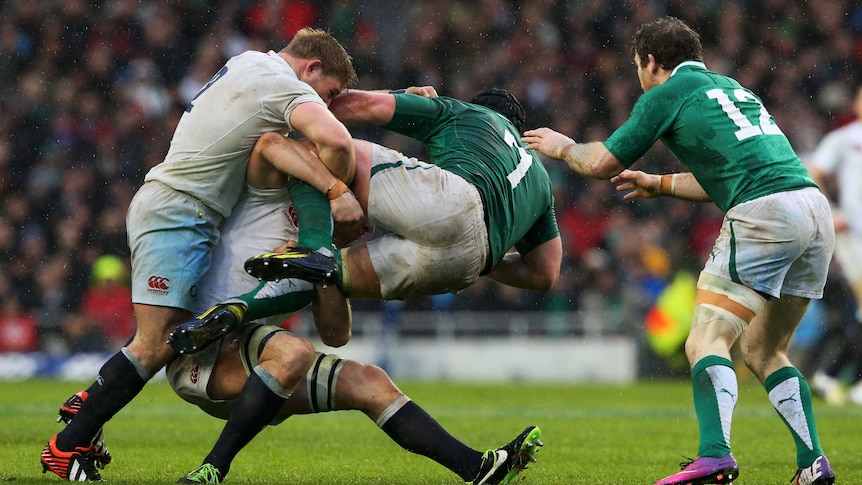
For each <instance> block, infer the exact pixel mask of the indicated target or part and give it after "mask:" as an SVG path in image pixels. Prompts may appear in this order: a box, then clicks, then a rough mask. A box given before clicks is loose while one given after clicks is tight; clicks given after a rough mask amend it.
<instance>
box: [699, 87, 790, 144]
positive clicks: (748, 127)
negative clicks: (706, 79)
mask: <svg viewBox="0 0 862 485" xmlns="http://www.w3.org/2000/svg"><path fill="white" fill-rule="evenodd" d="M706 95H707V96H709V98H710V99H714V100H716V101H718V104H719V105H720V106H721V109H722V110H724V112H725V114H727V116H728V117H729V118H730V120H731V121H733V123H734V124H735V125H736V126H737V127H738V128H739V130H737V131H736V132H735V133H734V134H735V135H736V139H737V140H739V141H742V140H745V139H746V138H751V137H752V136H758V135H783V134H784V133H782V132H781V129H780V128H778V125H776V124H775V122H774V121H772V117H771V116H770V115H769V112H768V111H766V108H765V107H764V106H763V103H761V102H760V100H759V99H757V97H756V96H754V95H753V94H751V93H749V92H748V91H746V90H744V89H734V90H733V96H734V97H735V98H736V100H737V101H739V102H744V101H753V102H755V103H757V105H758V106H760V119H759V120H758V123H759V126H754V125H753V124H752V123H751V121H749V119H748V118H747V117H746V116H745V115H744V114H743V113H742V111H741V110H740V109H739V107H738V106H737V105H736V103H734V102H733V100H731V99H730V96H728V95H727V93H725V92H724V90H722V89H719V88H716V89H710V90H709V91H707V92H706Z"/></svg>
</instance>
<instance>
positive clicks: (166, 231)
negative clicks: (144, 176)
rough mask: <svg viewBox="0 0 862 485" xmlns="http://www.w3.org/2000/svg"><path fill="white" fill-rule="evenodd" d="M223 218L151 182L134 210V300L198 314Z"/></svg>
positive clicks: (136, 199) (130, 228)
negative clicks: (201, 295) (200, 289)
mask: <svg viewBox="0 0 862 485" xmlns="http://www.w3.org/2000/svg"><path fill="white" fill-rule="evenodd" d="M220 221H221V216H219V215H218V214H217V213H216V212H214V211H213V210H212V209H210V208H208V207H206V206H205V205H204V204H203V203H202V202H200V201H199V200H197V199H195V198H193V197H191V196H188V195H186V194H183V193H181V192H177V191H175V190H172V189H170V188H168V187H167V186H165V185H164V184H161V183H158V182H148V183H146V184H144V186H143V187H141V189H140V190H139V191H138V193H136V194H135V197H134V199H133V200H132V203H131V205H130V206H129V211H128V215H127V218H126V226H127V231H128V237H129V248H130V249H131V256H132V275H131V277H132V301H133V302H135V303H139V304H145V305H152V306H162V307H172V308H180V309H184V310H188V311H194V310H195V309H196V308H198V307H199V306H200V305H199V303H198V301H197V300H198V296H199V295H198V290H199V285H200V282H201V279H202V278H203V276H204V274H205V273H206V272H207V270H208V269H209V266H210V262H211V255H212V249H213V247H214V246H215V245H216V244H217V242H218V239H219V230H218V224H219V223H220Z"/></svg>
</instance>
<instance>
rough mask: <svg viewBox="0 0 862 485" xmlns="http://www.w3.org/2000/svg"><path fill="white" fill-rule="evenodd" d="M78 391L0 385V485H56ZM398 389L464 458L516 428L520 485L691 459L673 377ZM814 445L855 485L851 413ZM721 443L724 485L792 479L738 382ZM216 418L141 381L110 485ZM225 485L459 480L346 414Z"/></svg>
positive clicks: (669, 468)
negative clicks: (523, 443) (728, 441)
mask: <svg viewBox="0 0 862 485" xmlns="http://www.w3.org/2000/svg"><path fill="white" fill-rule="evenodd" d="M86 384H87V383H74V382H62V381H48V380H32V381H22V382H2V383H0V390H2V392H0V482H2V483H15V484H22V485H23V484H34V483H61V481H60V480H59V479H58V478H57V477H56V476H54V475H53V474H50V473H49V474H46V475H43V474H42V473H41V464H40V463H39V458H38V457H39V452H40V451H41V448H42V447H43V446H44V444H45V443H46V442H47V441H48V439H49V438H50V437H51V436H52V435H53V434H54V433H56V432H57V431H58V430H60V429H61V426H62V425H60V424H57V423H55V422H54V418H55V416H56V413H57V408H58V406H59V404H60V403H61V402H62V401H63V400H64V399H65V398H67V397H68V396H69V395H71V394H72V393H73V392H75V391H77V390H79V389H82V388H83V387H84V386H86ZM398 384H399V386H400V387H401V389H402V390H403V391H404V392H405V393H407V394H408V395H409V396H410V397H411V398H413V400H414V401H416V402H417V403H418V404H420V405H421V406H423V407H424V408H425V409H426V410H427V411H428V412H429V413H430V414H431V415H432V416H434V417H435V418H437V420H438V421H440V422H441V423H442V424H443V425H444V426H445V427H446V428H447V429H448V430H449V432H450V433H452V434H453V435H455V436H456V437H458V438H459V439H461V440H462V441H464V442H465V443H466V444H468V445H470V446H472V447H473V448H476V449H479V450H484V449H486V448H496V447H497V446H500V445H502V444H503V443H506V442H508V441H509V440H511V439H512V438H513V437H514V436H515V435H516V434H518V433H519V432H520V431H521V430H522V429H523V428H524V427H525V426H526V425H528V424H538V425H539V426H540V427H541V428H542V430H543V435H542V440H543V441H544V443H545V447H544V448H543V449H542V451H541V452H540V453H539V454H538V455H537V458H538V463H535V464H533V465H532V466H531V467H530V469H529V470H527V471H526V472H525V473H523V474H522V475H521V477H522V481H521V482H520V483H522V484H524V485H539V484H592V485H596V484H615V485H616V484H619V485H628V484H652V483H653V482H655V481H656V480H658V479H660V478H662V477H664V476H665V475H668V474H670V473H671V472H674V471H675V470H676V468H677V463H679V462H680V461H683V455H687V456H693V455H694V454H695V453H696V452H697V437H698V431H697V421H696V419H695V416H694V411H693V408H692V406H691V394H690V390H689V383H688V381H687V380H685V379H681V380H673V381H649V382H641V383H637V384H634V385H626V386H615V385H598V384H595V385H558V384H533V383H511V384H501V385H497V384H494V385H474V384H463V383H448V382H434V383H425V382H399V383H398ZM815 411H816V413H817V419H818V426H819V432H820V437H821V440H822V441H823V445H824V447H825V449H826V453H827V455H828V456H829V459H830V461H831V462H832V465H833V467H834V468H835V470H836V473H837V474H838V483H840V484H848V485H849V484H859V483H862V454H860V452H859V450H860V445H862V407H859V406H845V407H831V406H828V405H826V404H825V403H824V402H823V401H816V402H815ZM734 416H735V419H734V424H733V433H732V440H733V446H734V455H735V456H736V458H737V460H738V461H739V463H740V478H739V479H738V480H737V481H736V482H735V483H736V484H737V485H746V484H752V485H754V484H757V485H761V484H787V483H788V481H789V480H790V478H791V476H792V475H793V473H794V472H795V468H796V465H795V451H794V447H793V442H792V439H791V437H790V434H789V432H788V431H787V429H786V428H785V427H784V425H783V424H782V422H781V420H780V419H779V418H778V416H777V414H776V413H775V411H774V410H773V409H772V407H771V406H770V405H769V403H768V400H767V398H766V394H765V391H764V390H763V389H762V388H761V387H760V386H759V385H757V384H756V383H755V382H751V381H743V382H741V383H740V401H739V403H738V405H737V408H736V413H735V415H734ZM222 425H223V421H219V420H216V419H214V418H211V417H209V416H207V415H205V414H204V413H203V412H201V411H200V410H198V409H197V408H196V407H194V406H191V405H189V404H186V403H185V402H183V401H182V400H180V399H179V398H178V397H176V396H175V395H174V394H173V393H172V391H171V390H170V387H169V386H168V384H167V383H165V382H163V381H162V382H152V383H150V384H148V385H147V387H146V388H145V389H144V391H143V393H142V394H141V395H140V396H138V397H137V398H136V399H135V400H134V401H133V402H132V403H131V404H130V405H129V406H127V407H126V408H125V409H124V410H123V411H121V412H120V413H119V414H118V415H117V416H116V417H115V418H114V419H113V420H111V422H110V423H108V425H107V426H106V429H105V434H106V442H107V444H108V448H109V449H110V450H111V453H112V454H113V455H114V461H113V463H111V464H110V465H109V466H108V467H107V469H106V470H104V471H103V473H102V474H103V477H104V478H105V480H107V481H108V482H111V483H117V484H151V483H173V482H174V481H175V480H176V479H177V478H179V477H180V476H182V475H184V474H185V473H186V472H188V471H189V470H192V469H194V468H196V467H197V466H198V465H199V464H200V462H201V460H202V459H203V457H204V456H205V455H206V453H207V452H208V451H209V449H210V447H211V445H212V443H213V442H214V441H215V439H216V437H217V436H218V434H219V432H220V431H221V428H222ZM226 483H228V484H230V483H255V484H284V483H290V484H309V485H310V484H314V485H328V484H333V485H338V484H457V483H461V482H460V480H459V479H458V477H457V476H456V475H455V474H453V473H451V472H449V471H448V470H446V469H444V468H443V467H441V466H439V465H437V464H436V463H434V462H432V461H431V460H429V459H427V458H424V457H421V456H417V455H413V454H411V453H408V452H406V451H404V450H402V449H401V448H400V447H398V446H397V445H395V444H394V443H393V442H391V441H390V440H389V439H388V437H387V436H386V435H385V434H384V433H383V432H382V431H380V430H379V429H378V428H377V427H376V426H375V425H374V423H373V422H371V421H370V420H369V419H367V418H366V417H365V416H364V415H362V414H360V413H358V412H338V413H328V414H320V415H312V416H297V417H293V418H290V419H289V420H287V421H286V422H285V423H283V424H282V425H280V426H278V427H273V428H268V429H266V430H264V431H263V432H262V433H261V434H260V435H259V436H258V437H257V439H256V440H255V441H253V442H252V444H251V445H249V446H248V447H247V448H246V449H245V450H243V451H242V452H241V453H240V454H239V456H238V457H237V459H236V460H235V461H234V465H233V468H232V469H231V472H230V474H229V475H228V478H227V481H226Z"/></svg>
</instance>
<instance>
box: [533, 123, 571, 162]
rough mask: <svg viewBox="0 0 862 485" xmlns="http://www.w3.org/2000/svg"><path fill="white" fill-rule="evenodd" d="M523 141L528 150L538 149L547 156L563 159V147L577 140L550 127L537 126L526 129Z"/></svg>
mask: <svg viewBox="0 0 862 485" xmlns="http://www.w3.org/2000/svg"><path fill="white" fill-rule="evenodd" d="M521 141H522V142H524V143H526V144H527V150H538V151H539V152H541V153H542V154H544V155H545V156H548V157H551V158H556V159H557V160H562V158H563V149H564V148H566V147H567V146H569V145H571V144H572V143H574V142H575V140H572V139H571V138H569V137H567V136H566V135H564V134H562V133H559V132H556V131H554V130H552V129H550V128H536V129H535V130H528V131H525V132H524V134H523V136H521Z"/></svg>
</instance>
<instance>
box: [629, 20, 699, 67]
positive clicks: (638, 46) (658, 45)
mask: <svg viewBox="0 0 862 485" xmlns="http://www.w3.org/2000/svg"><path fill="white" fill-rule="evenodd" d="M649 54H652V55H653V57H655V61H656V63H657V64H658V65H659V66H660V67H661V68H663V69H666V70H670V69H673V68H674V67H676V66H678V65H679V64H680V63H681V62H683V61H703V46H702V45H701V43H700V35H698V33H697V32H695V31H694V29H692V28H691V27H689V26H688V24H686V23H685V22H683V21H682V20H680V19H678V18H676V17H670V16H668V17H662V18H660V19H656V20H653V21H652V22H647V23H645V24H643V25H641V26H640V27H638V29H637V30H636V31H635V35H634V37H632V42H631V52H630V55H631V57H632V58H634V56H638V61H639V62H640V63H641V66H644V65H646V60H647V55H649Z"/></svg>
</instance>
